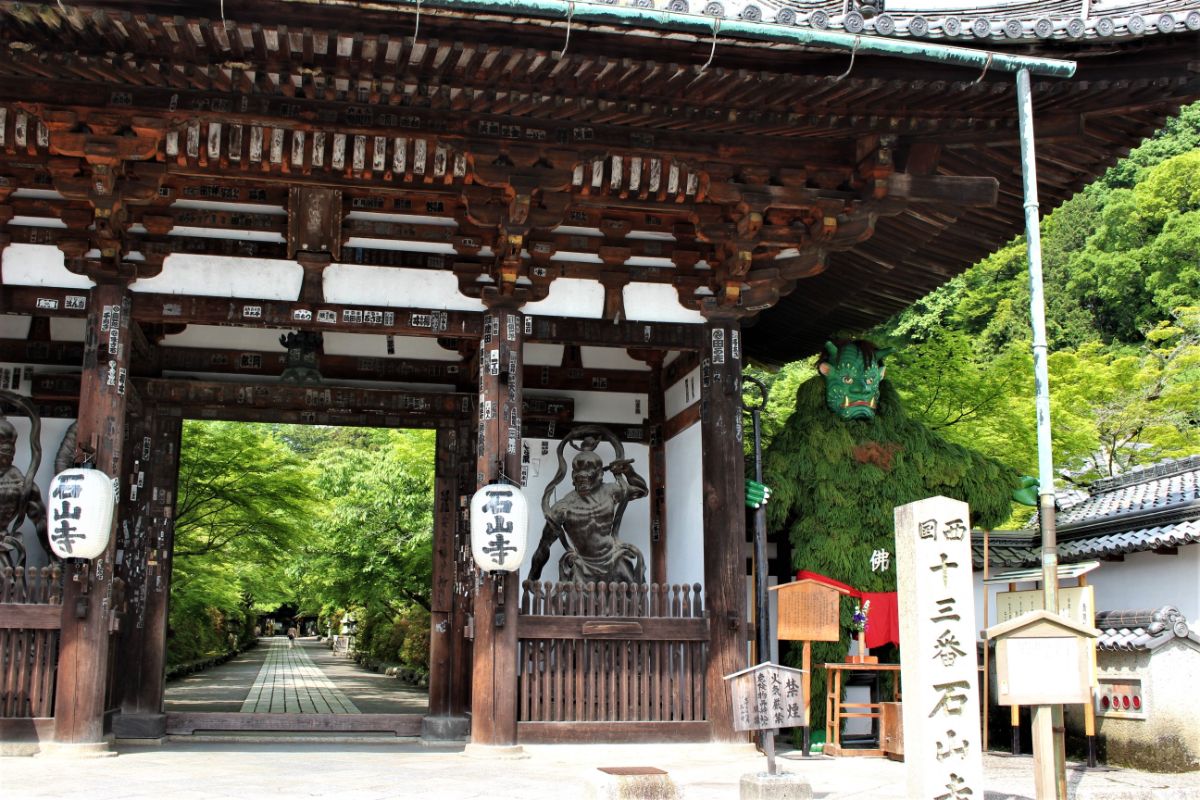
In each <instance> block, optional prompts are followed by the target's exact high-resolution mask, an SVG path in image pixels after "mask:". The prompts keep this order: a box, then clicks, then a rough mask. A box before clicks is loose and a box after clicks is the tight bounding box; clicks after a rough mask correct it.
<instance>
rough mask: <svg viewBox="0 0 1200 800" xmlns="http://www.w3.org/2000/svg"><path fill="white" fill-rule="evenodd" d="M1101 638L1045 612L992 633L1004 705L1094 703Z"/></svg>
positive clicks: (996, 628) (1004, 626)
mask: <svg viewBox="0 0 1200 800" xmlns="http://www.w3.org/2000/svg"><path fill="white" fill-rule="evenodd" d="M1099 633H1100V632H1099V631H1097V630H1095V629H1094V628H1089V627H1087V626H1084V625H1077V624H1075V623H1074V622H1072V621H1071V620H1069V619H1066V618H1065V617H1061V616H1058V615H1057V614H1050V613H1048V612H1046V611H1031V612H1029V613H1028V614H1025V615H1024V616H1023V617H1019V618H1018V619H1014V620H1010V621H1008V622H1004V623H1001V624H999V625H996V626H994V627H991V628H988V631H987V634H988V638H989V639H995V640H996V682H997V688H998V689H999V694H1000V704H1001V705H1006V706H1012V705H1021V706H1040V705H1057V704H1060V703H1062V704H1076V703H1080V704H1082V703H1090V702H1091V700H1092V686H1094V685H1095V683H1096V680H1095V666H1094V664H1095V660H1094V658H1093V650H1094V648H1095V642H1096V638H1097V637H1098V636H1099Z"/></svg>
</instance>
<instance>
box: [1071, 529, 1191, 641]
mask: <svg viewBox="0 0 1200 800" xmlns="http://www.w3.org/2000/svg"><path fill="white" fill-rule="evenodd" d="M1088 583H1090V584H1092V585H1093V586H1095V587H1096V610H1097V611H1131V610H1135V609H1143V608H1159V607H1160V606H1175V607H1176V608H1178V609H1179V610H1180V611H1182V612H1183V615H1184V616H1185V617H1187V621H1188V624H1189V625H1190V626H1191V628H1192V630H1193V631H1200V544H1189V545H1184V546H1183V547H1181V548H1179V553H1178V554H1177V555H1173V556H1163V555H1158V554H1157V553H1130V554H1129V555H1127V556H1125V560H1124V561H1106V562H1103V563H1102V564H1101V565H1100V569H1098V570H1096V571H1094V572H1091V573H1089V574H1088Z"/></svg>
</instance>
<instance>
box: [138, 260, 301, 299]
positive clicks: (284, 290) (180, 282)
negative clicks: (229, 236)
mask: <svg viewBox="0 0 1200 800" xmlns="http://www.w3.org/2000/svg"><path fill="white" fill-rule="evenodd" d="M303 279H304V269H303V268H302V267H301V266H300V265H299V264H297V263H296V262H294V261H277V260H274V259H265V258H232V257H229V256H206V255H196V254H193V253H173V254H171V255H169V256H167V258H166V260H165V261H163V266H162V271H161V272H159V273H158V275H155V276H154V277H153V278H142V279H141V280H138V281H134V282H133V284H132V285H131V286H130V287H129V289H130V291H133V292H152V293H161V294H173V295H200V296H203V297H246V298H255V299H260V300H295V299H296V298H297V297H299V296H300V284H301V282H302V281H303Z"/></svg>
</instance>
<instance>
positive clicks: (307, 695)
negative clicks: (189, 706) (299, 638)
mask: <svg viewBox="0 0 1200 800" xmlns="http://www.w3.org/2000/svg"><path fill="white" fill-rule="evenodd" d="M290 644H291V643H290V642H289V641H288V640H287V639H277V638H272V639H266V640H264V641H263V642H260V643H259V645H258V646H259V647H265V648H267V653H266V659H265V660H264V661H263V665H262V667H261V668H260V669H259V671H258V676H257V677H256V678H255V679H254V685H253V686H251V687H250V692H249V694H247V695H246V699H245V701H243V702H242V711H243V712H244V713H271V714H358V713H359V710H358V708H357V707H355V705H354V703H353V702H351V701H350V698H349V697H347V696H346V694H345V693H344V692H343V691H342V690H341V689H339V688H338V687H337V686H336V685H335V684H334V682H333V681H331V680H330V679H329V678H327V677H326V676H325V674H324V673H323V672H321V670H320V668H318V667H317V665H316V664H314V663H313V660H312V659H311V658H309V656H308V653H307V652H305V647H304V646H303V644H298V645H296V646H294V647H292V646H290Z"/></svg>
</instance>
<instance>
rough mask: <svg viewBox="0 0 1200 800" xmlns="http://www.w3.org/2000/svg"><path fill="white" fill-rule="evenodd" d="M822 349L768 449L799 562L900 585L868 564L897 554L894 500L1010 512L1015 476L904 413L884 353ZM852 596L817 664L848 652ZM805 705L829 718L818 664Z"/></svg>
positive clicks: (995, 518)
mask: <svg viewBox="0 0 1200 800" xmlns="http://www.w3.org/2000/svg"><path fill="white" fill-rule="evenodd" d="M826 350H827V354H828V357H827V358H826V359H825V361H824V362H823V363H822V364H821V365H820V371H821V373H822V376H823V378H822V377H816V378H813V379H811V380H809V381H807V382H805V383H804V384H802V385H801V386H800V388H799V390H798V391H797V392H796V411H795V413H793V414H792V416H791V418H790V419H789V420H788V422H787V424H786V426H785V427H784V428H783V430H782V431H780V433H779V434H778V435H777V436H776V437H775V440H774V441H773V442H772V444H771V446H770V448H769V449H768V451H767V452H766V454H765V465H764V466H765V475H764V482H765V483H766V484H768V485H769V486H770V487H771V492H772V494H771V500H770V502H769V503H768V504H767V513H768V526H769V530H771V531H772V532H773V534H774V535H776V536H778V535H780V533H782V532H786V533H787V535H788V537H789V538H790V540H791V544H792V561H793V566H794V567H795V568H797V569H806V570H811V571H813V572H818V573H821V574H824V575H827V576H829V577H831V578H834V579H836V580H839V581H842V582H844V583H847V584H849V585H851V586H853V587H855V588H856V589H860V590H862V591H868V592H888V591H895V589H896V571H895V564H894V561H892V560H890V559H889V564H888V567H887V569H886V570H882V571H872V569H871V555H872V553H873V552H874V551H875V550H879V549H883V550H887V551H888V552H889V553H894V552H895V549H896V548H895V537H894V531H893V520H892V509H893V508H895V507H896V506H900V505H904V504H906V503H910V502H913V501H915V500H921V499H923V498H926V497H932V496H935V495H944V496H946V497H953V498H957V499H959V500H963V501H965V502H966V503H968V504H969V505H970V507H971V521H972V523H973V524H974V525H975V526H976V527H992V526H995V525H997V524H999V523H1000V522H1002V521H1004V519H1006V518H1007V517H1008V516H1009V514H1010V513H1011V511H1012V505H1011V503H1012V495H1011V493H1012V491H1013V490H1014V489H1016V488H1018V487H1019V486H1020V485H1021V483H1020V478H1019V476H1018V474H1017V472H1016V471H1015V470H1012V469H1009V468H1008V467H1006V466H1004V465H1003V464H1001V463H999V462H997V461H995V460H993V459H990V458H985V457H984V456H982V455H980V454H978V453H975V452H973V451H971V450H968V449H966V448H964V447H960V446H959V445H956V444H952V443H950V442H948V441H946V440H945V439H943V438H942V437H940V436H938V435H937V434H936V433H934V432H933V431H932V430H930V428H928V427H927V426H926V425H924V424H922V423H921V422H918V421H917V420H914V419H910V418H909V417H908V416H907V415H906V414H905V413H904V408H903V406H902V405H901V403H900V398H899V396H898V395H897V394H896V391H895V389H894V388H893V387H892V385H891V383H890V382H889V381H887V380H884V372H885V370H884V368H883V364H882V356H883V355H884V354H885V353H886V351H877V350H876V349H875V348H874V347H873V346H872V345H871V344H870V343H868V342H840V343H839V344H838V345H834V344H832V343H830V344H829V345H827V347H826ZM831 412H832V413H831ZM852 605H853V602H852V601H846V602H843V604H842V630H843V633H842V639H841V641H838V642H828V643H814V644H813V664H814V665H819V664H823V663H825V662H831V661H843V660H844V659H845V656H846V653H847V652H848V650H849V641H850V637H849V633H848V630H849V623H850V614H851V608H852ZM795 650H796V651H797V653H798V651H799V647H796V648H795ZM811 703H812V706H811V707H812V713H811V717H810V719H811V725H812V727H813V729H814V730H818V729H821V728H822V727H823V726H824V724H825V671H824V670H820V669H816V670H814V671H813V676H812V698H811Z"/></svg>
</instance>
